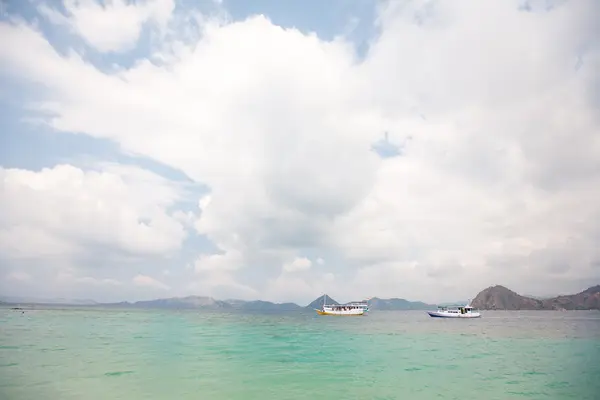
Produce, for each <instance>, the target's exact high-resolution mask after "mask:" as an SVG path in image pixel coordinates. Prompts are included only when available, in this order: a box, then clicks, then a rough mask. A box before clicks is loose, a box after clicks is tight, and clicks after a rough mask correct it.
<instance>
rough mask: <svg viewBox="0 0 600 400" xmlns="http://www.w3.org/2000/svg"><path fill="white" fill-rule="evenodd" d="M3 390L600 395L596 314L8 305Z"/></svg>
mask: <svg viewBox="0 0 600 400" xmlns="http://www.w3.org/2000/svg"><path fill="white" fill-rule="evenodd" d="M0 399H3V400H4V399H6V400H21V399H49V400H53V399H68V400H71V399H78V400H88V399H90V400H91V399H128V400H137V399H214V400H220V399H247V400H252V399H261V400H268V399H278V400H279V399H281V400H284V399H285V400H292V399H415V400H418V399H461V400H463V399H498V400H509V399H578V400H586V399H600V312H597V311H596V312H550V311H548V312H500V311H496V312H485V314H484V317H483V318H481V319H478V320H445V319H433V318H429V317H428V316H427V315H426V314H425V313H424V312H413V311H410V312H376V311H373V312H372V313H371V315H369V316H367V317H355V318H339V317H337V318H336V317H319V316H316V315H313V314H311V313H297V314H228V313H198V312H193V311H185V312H184V311H180V312H178V311H141V310H131V311H129V310H99V309H94V310H85V309H66V310H60V309H48V310H37V311H27V312H26V313H25V315H21V314H20V313H18V312H15V311H12V310H8V309H0Z"/></svg>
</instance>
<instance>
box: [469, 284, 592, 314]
mask: <svg viewBox="0 0 600 400" xmlns="http://www.w3.org/2000/svg"><path fill="white" fill-rule="evenodd" d="M471 305H472V306H473V307H476V308H480V309H482V310H588V309H600V285H598V286H594V287H591V288H589V289H586V290H584V291H583V292H581V293H577V294H573V295H567V296H557V297H554V298H551V299H543V300H542V299H533V298H531V297H526V296H521V295H520V294H518V293H516V292H513V291H512V290H510V289H508V288H506V287H504V286H501V285H496V286H492V287H489V288H487V289H484V290H482V291H481V292H479V294H477V296H475V299H473V301H472V302H471Z"/></svg>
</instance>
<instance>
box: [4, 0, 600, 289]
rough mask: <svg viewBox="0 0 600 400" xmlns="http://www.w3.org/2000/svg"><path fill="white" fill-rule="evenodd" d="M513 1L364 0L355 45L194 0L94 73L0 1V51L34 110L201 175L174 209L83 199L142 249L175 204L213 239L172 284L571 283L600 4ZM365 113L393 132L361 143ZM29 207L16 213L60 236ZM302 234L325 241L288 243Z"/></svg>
mask: <svg viewBox="0 0 600 400" xmlns="http://www.w3.org/2000/svg"><path fill="white" fill-rule="evenodd" d="M520 3H522V2H510V1H498V2H486V3H485V4H483V3H481V2H460V3H456V2H452V3H450V2H448V3H439V2H436V3H432V2H426V1H409V2H386V3H383V5H382V6H381V7H380V8H379V11H378V24H379V28H380V34H379V36H378V37H376V38H374V39H373V41H372V44H371V47H370V48H369V50H368V52H367V54H366V55H365V57H364V58H363V59H361V58H359V57H358V56H357V54H356V52H355V49H354V47H353V45H352V43H350V42H348V41H346V40H344V38H343V37H337V38H336V39H335V40H332V41H324V40H321V39H320V38H319V37H317V36H315V35H306V34H302V33H301V32H299V31H298V30H295V29H283V28H282V27H279V26H276V25H274V24H273V23H272V22H271V21H269V20H268V19H267V18H265V17H263V16H254V17H250V18H248V19H246V20H243V21H233V22H224V21H223V20H221V19H219V20H211V19H210V18H208V17H207V18H206V19H205V20H204V23H203V24H201V25H200V27H199V28H198V29H199V31H198V36H197V37H198V39H197V41H195V42H193V43H188V42H187V41H185V42H184V41H182V42H177V43H171V44H172V46H164V47H161V51H162V52H163V54H162V55H163V56H164V57H163V60H166V61H165V62H164V63H161V64H160V65H156V64H153V63H151V62H150V61H148V60H142V61H140V62H138V63H137V64H136V65H134V66H132V67H131V68H129V69H121V70H119V71H118V72H111V73H107V72H103V71H102V70H101V69H100V68H97V67H96V66H94V65H93V64H91V63H90V62H87V61H85V60H84V59H83V58H82V57H81V56H79V55H77V54H73V53H71V54H70V55H69V56H62V55H60V54H59V53H57V52H56V51H55V50H54V48H53V47H52V45H51V44H50V43H49V42H48V41H47V39H46V38H44V37H43V35H42V33H40V32H39V31H37V30H36V29H35V28H34V27H32V26H29V25H26V24H25V23H6V22H2V23H0V35H1V36H2V37H3V38H7V40H3V41H2V42H0V61H2V64H4V69H5V71H6V72H7V73H10V74H12V75H13V76H16V77H18V78H19V79H22V80H24V81H26V82H36V83H38V84H40V85H41V86H43V87H44V88H45V89H46V90H45V92H44V96H43V97H42V96H41V95H40V96H35V97H34V98H33V99H32V101H33V102H34V103H33V107H34V108H36V109H37V110H39V111H40V112H42V113H43V114H42V115H44V116H47V115H49V116H48V117H47V119H46V120H47V122H48V124H49V125H50V126H51V127H53V128H54V129H55V130H56V131H59V132H81V133H83V134H86V135H89V136H92V137H96V138H105V139H109V140H112V141H114V142H116V143H118V144H119V146H120V147H121V148H122V149H123V151H127V152H131V153H134V154H141V155H144V156H147V157H150V158H153V159H155V160H158V161H160V162H162V163H164V164H167V165H170V166H172V167H174V168H177V169H179V170H181V171H183V172H184V173H185V174H186V175H187V176H189V177H190V178H191V179H192V180H194V181H195V182H199V183H202V184H205V185H206V186H207V187H208V188H209V191H210V194H209V195H207V196H205V197H203V198H202V200H201V201H199V207H198V209H197V210H195V212H194V213H189V212H186V213H183V212H181V213H178V214H176V216H175V217H170V216H169V215H167V214H165V213H164V212H163V211H154V213H151V215H152V216H153V217H154V218H155V225H153V226H152V227H149V226H147V227H144V226H142V225H140V224H135V223H134V221H136V217H135V216H136V213H133V212H132V214H131V215H129V214H127V213H121V214H119V215H120V217H118V219H116V220H115V218H117V217H115V215H117V213H116V212H115V211H117V209H118V208H119V207H118V206H117V205H116V204H117V203H112V204H113V205H114V207H113V209H112V212H111V216H109V214H108V212H107V213H106V214H101V215H104V217H103V218H102V221H104V220H110V221H111V223H117V224H119V223H120V224H122V226H123V227H124V229H129V232H131V233H132V234H137V235H138V236H139V237H141V239H140V241H139V242H138V241H136V242H135V243H133V242H131V241H129V240H128V239H127V238H126V237H124V236H130V235H123V236H119V235H117V237H115V238H112V239H110V241H109V244H111V245H115V246H121V247H122V248H126V249H130V250H132V249H133V250H135V251H141V252H153V251H154V252H156V253H160V252H163V251H171V250H175V249H177V248H178V245H179V243H181V238H182V237H183V234H182V232H183V231H182V228H181V224H182V223H185V224H186V225H187V226H192V220H195V222H194V223H193V226H194V227H195V229H196V231H197V233H198V234H200V235H202V236H203V237H206V238H207V239H208V240H209V241H210V242H211V243H212V244H213V245H214V247H215V248H216V250H215V252H214V253H213V254H204V255H196V262H195V264H194V269H195V274H196V279H197V280H196V281H194V282H193V283H191V284H190V285H192V286H193V288H195V289H194V290H204V291H211V290H212V289H211V288H214V287H229V288H231V290H230V291H229V292H220V293H229V294H231V295H232V296H235V293H236V290H242V289H241V288H244V289H243V290H245V293H247V295H248V296H250V295H261V294H265V296H269V297H270V298H273V299H285V298H286V296H291V295H292V294H290V293H291V292H290V290H296V292H295V293H296V294H295V295H294V296H295V297H303V296H305V297H306V300H310V299H309V298H308V297H309V296H312V295H314V294H317V295H318V294H319V293H317V292H316V291H317V290H321V289H323V290H327V291H328V292H330V294H331V295H336V293H337V294H338V295H339V296H342V297H344V296H345V297H348V298H355V297H361V296H373V295H377V296H403V297H409V298H419V299H423V300H428V301H436V300H444V299H447V298H449V297H455V296H456V297H458V298H463V297H464V296H465V293H467V294H471V293H473V292H476V291H477V290H479V289H481V288H482V287H485V286H487V285H489V284H493V283H503V284H507V285H513V287H514V288H515V289H516V290H523V291H527V292H530V293H531V292H535V291H536V290H537V288H538V286H539V287H540V290H541V289H543V291H544V292H547V291H548V290H552V289H555V290H558V289H559V288H565V287H566V288H568V289H569V290H576V289H580V288H582V286H585V285H587V284H590V283H592V282H594V280H597V279H599V278H600V271H599V269H598V268H599V267H598V265H600V264H599V263H598V260H600V253H599V251H598V249H597V246H595V244H596V243H597V240H598V238H599V237H600V231H599V230H598V228H597V224H596V223H595V221H597V220H598V218H599V217H600V206H598V204H600V190H599V189H598V188H600V135H599V134H598V132H599V131H600V129H599V127H600V120H599V118H600V114H599V113H598V112H597V110H598V106H599V101H600V97H599V96H598V93H599V90H600V78H599V77H598V73H597V71H598V70H599V68H600V45H599V43H598V41H597V37H598V36H599V34H600V28H599V27H598V24H597V17H596V16H597V15H598V12H599V11H600V9H599V6H598V3H597V2H594V1H592V0H590V1H576V2H561V3H557V4H556V5H554V7H553V8H551V9H550V10H546V9H544V10H538V8H537V7H535V2H529V4H530V7H523V6H522V4H520ZM96 11H97V10H96ZM100 28H101V29H100V30H102V31H105V30H106V29H104V28H103V27H100ZM136 35H138V34H135V35H133V34H131V33H129V34H127V35H126V36H128V37H133V36H136ZM248 43H255V44H256V45H253V46H248ZM115 46H116V45H115ZM113 47H114V46H113ZM116 47H119V46H116ZM23 48H28V49H32V51H29V52H23V51H21V50H20V49H23ZM107 48H111V46H108V45H106V47H104V49H107ZM165 49H169V50H165ZM98 93H102V95H101V96H99V95H98ZM385 131H388V132H390V134H391V136H393V137H394V138H397V139H398V141H399V142H403V143H405V144H404V145H403V147H402V149H401V151H400V152H399V155H398V156H395V157H389V158H382V157H380V156H379V155H378V154H377V152H375V151H372V148H373V144H374V143H375V142H376V141H378V140H380V139H381V137H382V135H383V132H385ZM408 137H410V138H411V139H410V140H409V141H405V140H403V139H405V138H408ZM20 173H21V174H24V176H25V175H27V174H33V175H34V176H36V177H37V176H38V175H35V174H39V173H33V172H25V171H23V172H20ZM70 173H71V174H83V175H84V176H87V175H86V173H84V172H81V171H80V172H74V171H71V172H70ZM50 175H52V174H50ZM27 176H29V175H27ZM94 176H95V175H94ZM32 179H33V178H32ZM53 179H54V178H53V177H52V176H49V177H48V180H49V182H53ZM79 179H80V180H81V178H79ZM90 179H92V178H90ZM94 179H95V178H94ZM83 180H86V179H83ZM114 184H115V185H116V186H117V187H121V186H119V185H120V184H119V183H118V182H115V183H114ZM40 185H41V184H40ZM44 185H47V184H44ZM44 187H45V186H44ZM19 190H29V189H27V188H21V189H19ZM119 190H122V191H125V189H124V188H121V189H119ZM3 193H5V194H4V195H6V193H8V191H7V189H3ZM31 193H34V192H31ZM70 193H71V194H70V195H64V196H63V197H64V198H66V201H67V202H72V201H74V200H73V199H74V198H76V195H77V193H78V192H75V191H73V192H70ZM32 195H33V194H32ZM50 198H51V199H52V197H50ZM67 198H68V199H67ZM40 201H52V200H40ZM68 204H71V203H68ZM118 204H121V203H118ZM52 207H54V206H53V205H52V204H50V203H47V206H46V207H44V209H51V208H52ZM90 207H91V206H90ZM64 208H67V207H64ZM73 208H74V209H77V208H76V207H73ZM150 208H151V207H150ZM56 209H57V210H58V207H56ZM39 212H40V211H39V210H38V211H36V212H32V214H33V215H34V216H36V215H37V214H36V213H39ZM57 212H58V213H59V214H58V215H61V214H60V212H63V211H57ZM64 212H66V211H64ZM98 215H100V214H98ZM128 215H129V216H128ZM19 218H31V217H29V216H27V217H25V216H24V215H22V216H20V217H19ZM35 218H36V219H35V220H34V221H35V223H32V224H25V225H27V226H26V228H27V229H29V231H27V233H22V234H23V235H24V234H32V237H34V238H36V239H35V240H36V241H39V242H40V243H56V242H57V241H58V243H61V245H62V246H65V247H64V249H61V250H60V253H63V252H67V251H75V249H71V248H70V247H69V246H73V245H74V244H73V243H72V242H65V241H62V239H61V238H62V236H61V234H62V231H61V230H60V229H56V230H53V231H52V232H51V233H52V234H50V233H49V231H48V230H45V229H43V230H42V231H41V232H35V231H36V230H37V229H39V227H40V226H43V224H51V223H52V222H51V220H50V219H48V220H46V219H44V218H43V217H38V216H36V217H35ZM90 218H91V220H92V221H96V222H94V223H97V224H98V230H99V231H102V229H105V228H103V227H105V226H106V225H108V223H106V225H103V224H104V222H102V221H99V220H100V219H101V218H99V217H97V215H96V214H95V212H94V213H92V215H91V216H90ZM97 219H98V221H97ZM42 221H43V224H42ZM13 225H15V224H13ZM51 226H54V225H51ZM14 229H17V227H14ZM18 229H22V227H20V226H19V227H18ZM73 229H74V230H76V231H77V232H81V235H82V236H83V237H84V238H89V239H90V240H95V241H98V240H99V239H98V236H97V233H93V232H92V230H91V229H89V228H87V227H85V226H81V225H76V224H75V225H74V227H73ZM55 231H56V232H58V234H56V232H55ZM32 232H33V233H32ZM53 241H54V242H53ZM0 243H2V244H4V245H5V246H8V245H7V244H6V243H9V241H8V239H6V238H5V239H3V240H1V241H0ZM76 244H77V245H78V243H76ZM10 246H12V247H13V248H15V247H18V246H17V245H16V244H11V245H10ZM50 247H52V245H46V246H42V249H43V248H46V249H47V248H50ZM19 251H21V250H19V249H13V252H14V253H15V254H17V253H19ZM40 251H41V250H40ZM47 251H48V250H47ZM21 252H22V251H21ZM313 253H316V254H319V255H322V256H323V258H325V259H327V263H326V264H323V263H321V262H318V261H317V264H319V268H310V266H311V265H312V263H310V261H309V263H310V264H307V263H306V262H305V261H304V264H302V262H301V264H302V265H304V267H302V266H300V267H299V268H298V265H296V266H293V263H294V262H293V261H290V260H293V259H294V257H295V256H296V255H297V254H313ZM49 255H51V253H50V254H49ZM49 255H48V256H49ZM557 260H560V262H559V261H557ZM290 262H291V264H286V263H290ZM321 264H323V265H321ZM282 265H287V270H286V267H284V268H283V269H284V270H283V271H282ZM306 265H308V267H307V266H306ZM289 269H292V270H294V269H296V270H297V269H300V270H302V271H301V272H302V274H306V275H299V274H295V275H294V274H291V273H290V272H291V271H289ZM322 274H329V275H327V277H328V278H327V279H323V275H322ZM334 276H335V279H334V280H333V277H334ZM315 282H320V283H319V284H318V285H317V284H316V283H315ZM328 282H329V283H328ZM331 282H335V285H334V284H333V283H331ZM319 285H320V286H319ZM542 286H543V288H542ZM473 294H474V293H473Z"/></svg>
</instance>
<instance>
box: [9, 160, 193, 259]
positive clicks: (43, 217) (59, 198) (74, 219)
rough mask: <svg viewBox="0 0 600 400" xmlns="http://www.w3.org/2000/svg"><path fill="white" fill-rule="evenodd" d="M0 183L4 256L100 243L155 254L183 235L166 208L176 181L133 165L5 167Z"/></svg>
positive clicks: (52, 254)
mask: <svg viewBox="0 0 600 400" xmlns="http://www.w3.org/2000/svg"><path fill="white" fill-rule="evenodd" d="M0 188H1V190H0V249H1V250H2V251H1V253H2V256H0V257H2V258H7V257H8V258H26V259H38V260H39V259H41V260H43V259H48V258H62V259H75V258H78V257H85V256H86V255H89V253H90V251H94V252H97V251H99V250H101V249H102V248H110V249H116V250H117V251H120V252H122V253H125V254H128V255H131V256H151V255H154V256H156V255H164V254H168V253H170V252H175V251H177V250H178V249H179V248H180V246H181V243H182V241H183V239H184V238H185V235H186V233H185V230H184V229H183V227H182V226H181V224H180V223H179V222H178V221H176V220H175V219H174V218H173V217H172V216H170V215H169V214H168V213H167V211H166V208H167V207H168V206H170V205H171V204H172V203H173V202H174V201H175V200H176V199H177V198H178V192H177V190H176V188H174V187H173V186H172V184H171V183H170V182H168V181H166V180H165V179H163V178H161V177H159V176H157V175H154V174H152V173H150V172H148V171H144V170H141V169H139V168H136V167H123V166H121V167H119V166H114V165H107V166H106V168H105V169H104V170H100V171H96V170H83V169H80V168H77V167H74V166H72V165H57V166H55V167H53V168H45V169H42V170H41V171H37V172H35V171H28V170H22V169H15V168H8V169H5V168H0Z"/></svg>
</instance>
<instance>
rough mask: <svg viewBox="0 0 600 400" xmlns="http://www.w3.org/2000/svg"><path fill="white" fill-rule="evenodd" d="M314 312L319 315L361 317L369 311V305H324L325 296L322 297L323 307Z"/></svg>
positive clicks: (363, 303)
mask: <svg viewBox="0 0 600 400" xmlns="http://www.w3.org/2000/svg"><path fill="white" fill-rule="evenodd" d="M315 311H316V312H317V314H319V315H337V316H348V317H352V316H361V315H365V313H366V312H368V311H369V304H367V303H365V302H360V303H348V304H330V305H327V304H326V303H325V296H323V307H322V308H321V309H317V308H315Z"/></svg>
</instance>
